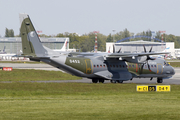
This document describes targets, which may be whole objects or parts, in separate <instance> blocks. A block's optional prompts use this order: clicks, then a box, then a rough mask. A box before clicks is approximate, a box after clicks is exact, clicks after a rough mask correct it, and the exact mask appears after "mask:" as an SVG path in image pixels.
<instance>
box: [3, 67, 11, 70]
mask: <svg viewBox="0 0 180 120" xmlns="http://www.w3.org/2000/svg"><path fill="white" fill-rule="evenodd" d="M3 70H4V71H12V67H3Z"/></svg>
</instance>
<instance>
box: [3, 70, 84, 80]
mask: <svg viewBox="0 0 180 120" xmlns="http://www.w3.org/2000/svg"><path fill="white" fill-rule="evenodd" d="M77 79H82V78H80V77H76V76H72V75H70V74H67V73H62V72H61V71H46V70H33V69H13V70H12V71H0V81H48V80H77Z"/></svg>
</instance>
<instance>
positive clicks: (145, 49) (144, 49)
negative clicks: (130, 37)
mask: <svg viewBox="0 0 180 120" xmlns="http://www.w3.org/2000/svg"><path fill="white" fill-rule="evenodd" d="M143 46H144V45H143ZM144 52H145V53H146V48H145V46H144Z"/></svg>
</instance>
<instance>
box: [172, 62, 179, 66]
mask: <svg viewBox="0 0 180 120" xmlns="http://www.w3.org/2000/svg"><path fill="white" fill-rule="evenodd" d="M170 65H171V66H173V67H180V62H170Z"/></svg>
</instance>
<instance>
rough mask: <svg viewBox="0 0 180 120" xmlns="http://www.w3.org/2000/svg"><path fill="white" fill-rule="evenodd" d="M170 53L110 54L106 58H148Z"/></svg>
mask: <svg viewBox="0 0 180 120" xmlns="http://www.w3.org/2000/svg"><path fill="white" fill-rule="evenodd" d="M169 53H170V52H155V53H152V52H150V53H112V54H109V55H108V56H106V57H107V58H119V57H136V56H148V55H159V54H169Z"/></svg>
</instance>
